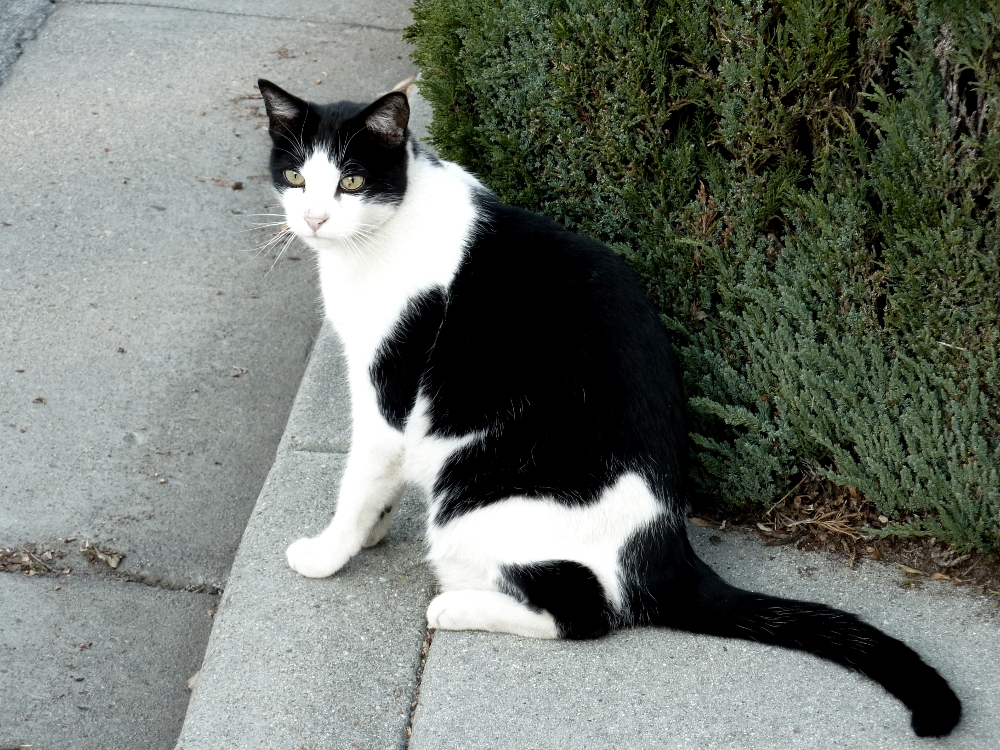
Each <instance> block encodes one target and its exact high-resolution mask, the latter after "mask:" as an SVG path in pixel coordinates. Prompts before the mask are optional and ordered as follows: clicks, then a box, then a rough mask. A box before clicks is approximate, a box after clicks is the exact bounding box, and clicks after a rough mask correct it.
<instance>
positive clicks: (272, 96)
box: [257, 78, 309, 140]
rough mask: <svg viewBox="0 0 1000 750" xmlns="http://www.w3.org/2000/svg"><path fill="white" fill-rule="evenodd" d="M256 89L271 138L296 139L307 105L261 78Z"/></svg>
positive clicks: (300, 129)
mask: <svg viewBox="0 0 1000 750" xmlns="http://www.w3.org/2000/svg"><path fill="white" fill-rule="evenodd" d="M257 88H258V89H260V94H261V96H263V97H264V108H265V109H266V110H267V119H268V125H269V127H268V132H269V133H270V134H271V138H272V139H275V140H276V139H278V138H281V137H284V138H289V137H291V138H297V137H298V136H299V134H300V132H301V131H302V122H303V120H305V116H306V111H307V110H308V108H309V105H308V104H306V103H305V102H304V101H303V100H302V99H299V98H298V97H297V96H292V95H291V94H289V93H288V92H287V91H285V90H284V89H282V88H279V87H278V86H275V85H274V84H273V83H271V82H270V81H266V80H264V79H263V78H261V79H258V81H257Z"/></svg>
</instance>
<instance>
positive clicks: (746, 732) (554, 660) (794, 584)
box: [410, 527, 1000, 750]
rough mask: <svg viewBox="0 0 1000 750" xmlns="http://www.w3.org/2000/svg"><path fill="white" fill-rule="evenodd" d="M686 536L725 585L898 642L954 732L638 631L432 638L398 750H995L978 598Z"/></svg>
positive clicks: (990, 644) (999, 621)
mask: <svg viewBox="0 0 1000 750" xmlns="http://www.w3.org/2000/svg"><path fill="white" fill-rule="evenodd" d="M689 532H690V535H691V538H692V543H693V544H694V546H695V549H696V550H697V552H698V554H699V555H700V556H701V557H702V558H703V559H704V560H705V561H706V562H708V563H709V564H710V565H711V566H712V567H713V568H715V570H717V571H719V573H720V574H722V575H723V576H724V577H725V578H726V579H727V580H729V581H731V582H733V583H735V584H737V585H739V586H741V587H743V588H748V589H753V590H756V591H762V592H767V593H771V594H775V595H780V596H788V597H793V598H800V599H807V600H812V601H822V602H825V603H828V604H831V605H833V606H837V607H841V608H843V609H847V610H849V611H852V612H855V613H857V614H859V615H861V616H862V617H864V618H865V619H866V620H868V621H869V622H871V623H872V624H876V625H878V626H879V627H881V628H882V629H883V630H885V631H887V632H889V633H890V634H892V635H894V636H896V637H898V638H902V639H903V640H905V641H906V642H907V643H909V644H910V645H911V646H913V647H914V648H915V649H917V651H919V652H920V653H921V655H922V656H923V657H924V659H925V660H927V661H928V662H929V663H931V664H932V665H934V666H935V667H936V668H937V669H938V670H939V671H940V672H941V673H942V674H943V675H944V676H945V677H946V678H947V679H948V680H949V681H950V682H951V684H952V686H953V688H954V689H955V690H956V692H957V693H958V695H959V696H960V697H961V698H962V699H963V701H964V704H965V712H964V718H963V721H962V723H961V724H960V725H959V728H958V729H957V730H956V731H955V733H954V734H953V735H952V736H951V737H949V738H947V739H944V740H926V739H920V738H918V737H916V736H915V735H914V734H913V733H912V732H911V730H910V725H909V712H908V711H907V710H906V709H905V708H904V707H903V706H902V704H901V703H899V702H898V701H897V700H895V699H894V698H892V697H891V696H890V695H889V694H888V693H886V692H885V691H883V690H882V689H881V688H880V687H879V686H878V685H876V684H875V683H873V682H871V681H870V680H867V679H865V678H863V677H861V676H860V675H857V674H856V673H853V672H850V671H848V670H846V669H841V668H840V667H837V666H835V665H832V664H830V663H829V662H824V661H822V660H820V659H817V658H814V657H811V656H807V655H804V654H799V653H794V652H790V651H785V650H783V649H778V648H774V647H771V646H763V645H760V644H753V643H747V642H742V641H734V640H726V639H720V638H711V637H708V636H698V635H691V634H688V633H680V632H675V631H670V630H659V629H651V628H643V629H636V630H630V631H623V632H619V633H616V634H613V635H612V636H610V637H608V638H606V639H603V640H601V641H596V642H585V643H569V642H540V641H530V640H527V639H522V638H515V637H513V636H505V635H494V634H485V633H450V632H438V633H436V634H435V636H434V640H433V644H432V647H431V649H430V656H429V658H428V660H427V664H426V666H425V668H424V673H423V680H422V683H421V689H420V705H419V707H418V709H417V711H416V716H415V721H414V729H413V739H412V742H411V743H410V750H457V749H458V748H462V750H478V749H480V748H482V749H483V750H487V749H489V750H501V749H502V750H508V749H509V750H514V749H515V748H528V747H530V748H538V749H539V750H549V749H550V748H551V749H552V750H555V749H556V748H559V749H560V750H562V749H567V750H569V749H571V748H572V749H574V750H575V749H576V748H579V749H580V750H583V749H584V748H587V749H588V750H589V749H590V748H616V747H630V748H671V749H673V748H676V749H677V750H682V749H683V750H695V749H696V748H697V749H701V748H704V749H705V750H747V748H768V749H769V750H771V749H774V750H784V748H866V749H867V748H872V749H875V748H880V749H881V748H885V749H886V750H889V749H890V748H891V749H892V750H897V749H899V750H902V749H904V748H906V749H907V750H910V749H911V748H912V749H913V750H916V749H917V748H928V747H934V748H956V749H958V748H961V749H962V750H966V749H969V750H972V749H979V748H981V749H982V750H986V749H987V748H996V747H998V746H1000V721H998V718H997V717H1000V675H998V674H997V663H996V655H997V654H1000V617H998V615H997V610H996V609H994V608H993V607H992V606H990V604H989V603H987V602H985V601H983V599H982V598H980V597H975V596H971V595H966V594H964V593H963V592H959V591H956V589H955V586H954V585H953V584H951V583H947V582H937V581H933V582H928V583H927V584H924V585H923V586H922V587H921V588H920V589H918V590H910V589H902V588H900V586H899V580H900V575H899V572H898V570H893V569H891V568H888V567H887V566H884V565H879V564H875V563H871V562H868V563H864V564H861V565H859V566H857V567H856V568H855V569H848V568H845V567H843V559H842V558H838V557H834V556H827V555H823V554H817V553H803V552H799V551H797V550H795V549H789V548H786V547H782V548H775V547H767V546H765V545H764V544H763V543H761V542H760V541H759V540H758V539H757V538H755V537H749V536H744V535H742V534H740V533H722V534H720V533H719V532H716V531H712V530H706V529H698V528H695V527H689ZM711 536H717V537H718V538H719V539H721V540H722V543H721V544H718V545H715V544H710V543H709V538H710V537H711Z"/></svg>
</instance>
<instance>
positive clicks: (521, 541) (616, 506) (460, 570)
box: [427, 472, 664, 607]
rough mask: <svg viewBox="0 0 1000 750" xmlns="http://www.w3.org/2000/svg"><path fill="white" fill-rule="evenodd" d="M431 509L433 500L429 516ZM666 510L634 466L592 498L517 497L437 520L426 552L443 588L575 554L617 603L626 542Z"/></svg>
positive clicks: (479, 585)
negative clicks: (575, 502)
mask: <svg viewBox="0 0 1000 750" xmlns="http://www.w3.org/2000/svg"><path fill="white" fill-rule="evenodd" d="M434 510H435V503H434V502H432V504H431V509H430V512H431V514H432V517H433V513H434ZM663 512H664V511H663V506H662V504H661V503H660V502H659V501H658V500H657V499H656V498H655V497H654V495H653V493H652V491H651V490H650V488H649V487H648V485H647V484H646V481H645V480H644V479H643V478H642V477H641V476H639V475H638V474H635V473H632V472H629V473H626V474H624V475H622V477H621V478H620V479H619V480H618V482H616V483H615V484H614V486H612V487H609V488H608V489H607V490H605V491H604V493H603V494H602V495H601V497H600V499H599V500H598V501H597V502H594V503H591V504H589V505H584V506H568V505H565V504H563V503H560V502H557V501H555V500H546V499H537V498H525V497H512V498H510V499H509V500H504V501H501V502H496V503H491V504H490V505H487V506H485V507H483V508H480V509H478V510H474V511H471V512H469V513H464V514H462V515H460V516H458V517H457V518H455V519H454V520H451V521H448V522H447V523H446V524H444V525H443V526H438V525H436V524H435V523H433V521H432V522H431V523H429V524H428V532H427V538H428V541H429V542H430V552H429V553H428V555H427V559H428V560H429V561H430V562H431V564H432V565H433V566H434V569H435V571H436V572H437V574H438V579H439V580H440V582H441V588H442V589H443V590H445V591H451V590H462V589H485V590H495V588H496V585H497V581H498V578H499V574H500V568H501V566H504V565H527V564H531V563H536V562H543V561H546V560H570V561H573V562H577V563H580V564H581V565H585V566H586V567H588V568H590V570H592V571H593V573H594V575H595V576H596V577H597V580H598V581H600V583H601V586H603V587H604V590H605V593H606V594H607V596H608V599H609V600H610V601H611V603H612V605H614V606H615V607H618V606H620V604H621V593H622V592H621V582H620V580H619V567H620V566H619V553H620V551H621V548H622V546H623V545H624V544H625V542H627V541H628V540H629V538H630V537H631V536H632V535H633V534H634V533H635V532H636V531H638V530H639V529H642V528H644V527H646V526H647V525H648V524H649V523H651V522H652V521H653V520H654V519H655V518H657V517H658V516H659V515H661V514H662V513H663Z"/></svg>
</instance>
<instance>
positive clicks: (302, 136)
mask: <svg viewBox="0 0 1000 750" xmlns="http://www.w3.org/2000/svg"><path fill="white" fill-rule="evenodd" d="M257 85H258V87H259V88H260V93H261V95H262V96H263V97H264V106H265V107H266V108H267V116H268V120H269V128H268V132H269V133H270V135H271V141H272V144H273V147H272V149H271V179H272V180H273V182H274V186H275V187H276V188H277V190H278V193H279V194H280V195H281V201H282V204H283V205H284V209H285V221H286V222H287V224H288V227H289V229H291V230H292V231H293V232H294V233H295V234H296V235H298V236H299V237H301V238H302V239H303V240H305V241H306V242H307V243H308V244H309V245H311V246H312V247H314V248H317V249H322V248H329V247H335V246H337V245H338V244H340V243H346V244H348V245H353V244H355V243H358V244H365V243H364V239H365V237H367V236H369V235H370V234H371V233H372V232H373V231H374V230H376V229H377V228H378V227H380V226H381V225H382V224H384V223H385V222H386V221H388V220H389V218H391V216H392V215H393V213H395V210H396V208H397V207H398V205H399V203H400V202H401V201H402V200H403V195H404V193H405V192H406V165H407V149H406V144H407V140H408V130H407V125H408V123H409V118H410V107H409V104H408V102H407V99H406V95H405V94H403V93H401V92H398V91H394V92H391V93H388V94H386V95H385V96H383V97H380V98H379V99H377V100H376V101H375V102H374V103H372V104H370V105H367V106H366V105H363V104H356V103H354V102H337V103H336V104H326V105H318V104H313V103H311V102H306V101H304V100H302V99H299V98H298V97H296V96H292V95H291V94H289V93H288V92H287V91H284V90H282V89H280V88H278V87H277V86H275V85H274V84H273V83H271V82H270V81H265V80H263V79H261V80H259V81H258V82H257Z"/></svg>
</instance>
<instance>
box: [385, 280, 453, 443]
mask: <svg viewBox="0 0 1000 750" xmlns="http://www.w3.org/2000/svg"><path fill="white" fill-rule="evenodd" d="M445 304H446V302H445V294H444V290H443V289H441V288H440V287H437V288H434V289H429V290H427V291H425V292H423V293H422V294H420V295H418V296H416V297H414V298H413V299H411V300H410V302H409V303H408V304H407V306H406V310H405V311H404V312H403V314H402V315H401V316H400V318H399V320H398V321H397V322H396V325H395V326H393V329H392V331H391V332H390V333H389V335H388V336H386V337H385V339H384V340H383V341H382V345H381V346H380V347H379V350H378V354H377V355H376V356H375V359H374V361H373V362H372V365H371V369H370V375H371V379H372V383H373V384H374V386H375V391H376V393H377V395H378V408H379V411H380V412H381V413H382V416H383V417H385V420H386V421H387V422H388V423H389V424H391V425H392V426H393V427H395V428H396V429H397V430H402V429H403V427H404V426H405V425H406V419H407V417H409V416H410V412H411V411H413V406H414V404H415V403H416V402H417V390H418V388H419V387H420V379H421V376H422V375H423V372H424V368H425V367H426V366H427V359H428V355H429V354H430V352H431V349H432V348H433V347H434V339H435V337H436V336H437V333H438V328H439V327H440V326H441V320H442V319H443V318H444V311H445Z"/></svg>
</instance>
